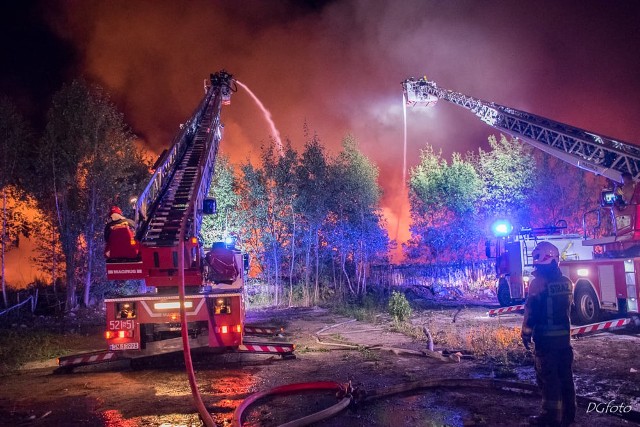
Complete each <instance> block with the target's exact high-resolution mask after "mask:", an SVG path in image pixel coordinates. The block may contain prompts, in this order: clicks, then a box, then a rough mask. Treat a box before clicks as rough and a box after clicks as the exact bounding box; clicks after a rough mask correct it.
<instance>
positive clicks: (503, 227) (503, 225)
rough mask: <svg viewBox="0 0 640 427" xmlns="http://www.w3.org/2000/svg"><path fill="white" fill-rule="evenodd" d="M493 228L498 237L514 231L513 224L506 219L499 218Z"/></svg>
mask: <svg viewBox="0 0 640 427" xmlns="http://www.w3.org/2000/svg"><path fill="white" fill-rule="evenodd" d="M491 230H492V231H493V234H494V235H495V236H496V237H504V236H508V235H509V234H511V232H512V231H513V225H511V223H510V222H509V221H507V220H506V219H499V220H497V221H496V222H494V223H493V225H492V226H491Z"/></svg>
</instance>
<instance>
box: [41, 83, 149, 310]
mask: <svg viewBox="0 0 640 427" xmlns="http://www.w3.org/2000/svg"><path fill="white" fill-rule="evenodd" d="M133 142H134V138H133V135H132V133H131V132H130V130H129V129H128V128H127V126H126V125H125V123H124V121H123V118H122V115H121V114H120V113H119V112H118V111H117V110H116V108H115V107H114V106H113V104H112V103H111V101H110V100H109V98H108V97H107V96H106V95H105V94H104V93H103V91H102V89H101V88H99V87H97V86H96V87H89V86H88V85H86V84H84V83H81V82H78V81H74V82H72V83H71V84H67V85H65V86H63V88H62V89H61V90H60V91H59V92H58V93H56V94H55V95H54V97H53V102H52V107H51V108H50V110H49V113H48V116H47V125H46V128H45V135H44V138H43V141H42V144H41V146H40V151H39V155H40V159H39V161H40V165H41V169H40V170H39V171H38V172H39V173H38V175H37V177H38V178H39V179H37V180H36V181H35V182H34V187H33V191H34V193H36V194H37V199H38V200H39V202H40V203H41V208H42V209H43V210H45V211H49V212H53V217H54V218H55V223H56V226H57V228H58V233H59V235H60V240H61V245H62V252H63V253H64V256H65V263H66V304H65V308H66V310H71V309H72V308H74V307H75V306H76V304H77V301H76V289H77V285H78V281H77V277H83V282H84V293H83V303H84V304H85V305H87V304H88V303H89V296H90V289H91V285H92V283H93V282H94V280H104V268H100V262H98V264H96V261H102V254H101V253H100V251H98V247H99V246H100V245H101V240H100V234H101V232H102V229H101V226H99V225H98V223H99V222H100V223H101V221H100V220H99V217H101V216H102V215H103V214H104V213H105V212H107V211H108V207H109V205H111V204H113V203H120V204H122V202H123V201H124V203H127V202H128V200H129V196H131V195H133V192H134V191H137V189H139V188H140V183H141V181H142V179H144V178H145V177H146V175H148V171H147V167H146V165H145V164H144V162H143V160H142V155H141V153H140V151H139V150H138V149H136V148H135V146H134V144H133ZM95 274H99V276H98V277H95Z"/></svg>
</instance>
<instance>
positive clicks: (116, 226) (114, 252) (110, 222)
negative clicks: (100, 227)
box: [104, 206, 139, 259]
mask: <svg viewBox="0 0 640 427" xmlns="http://www.w3.org/2000/svg"><path fill="white" fill-rule="evenodd" d="M134 232H135V223H134V222H133V220H131V219H129V218H125V217H124V215H122V210H121V209H120V208H119V207H118V206H112V207H111V210H110V211H109V217H108V218H107V224H106V225H105V227H104V241H105V250H104V254H105V256H106V257H107V258H109V259H135V258H137V257H138V254H139V247H138V243H137V242H136V240H135V234H134Z"/></svg>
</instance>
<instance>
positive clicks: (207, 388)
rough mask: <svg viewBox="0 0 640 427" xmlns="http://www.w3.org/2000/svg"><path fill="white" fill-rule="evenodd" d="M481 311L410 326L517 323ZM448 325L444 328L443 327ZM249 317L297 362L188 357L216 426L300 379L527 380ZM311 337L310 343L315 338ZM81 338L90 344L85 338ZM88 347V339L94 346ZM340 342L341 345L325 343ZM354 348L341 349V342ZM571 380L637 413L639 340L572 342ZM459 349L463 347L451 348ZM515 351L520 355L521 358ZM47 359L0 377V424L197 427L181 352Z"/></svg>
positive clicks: (525, 362)
mask: <svg viewBox="0 0 640 427" xmlns="http://www.w3.org/2000/svg"><path fill="white" fill-rule="evenodd" d="M487 309H488V307H487V306H484V305H481V304H472V303H470V304H461V303H460V302H458V303H456V304H449V305H433V306H430V307H424V308H423V309H421V310H418V311H416V312H414V315H413V316H412V318H411V323H412V324H414V325H415V326H416V327H417V328H416V330H420V329H421V326H422V325H426V326H428V328H429V331H430V332H431V334H432V335H433V337H434V348H435V350H443V349H444V348H443V347H442V343H446V342H447V341H446V339H445V338H446V337H445V335H446V334H458V335H460V336H464V335H465V334H469V333H470V332H473V331H477V330H480V329H482V328H485V327H487V328H494V327H495V326H496V324H498V323H499V324H500V325H503V326H507V327H512V326H513V327H515V326H519V324H520V322H521V316H519V315H517V314H514V315H508V316H504V317H501V318H500V319H498V318H489V317H488V316H487V315H486V312H487ZM454 320H455V322H454ZM248 322H249V323H253V324H263V325H264V324H275V325H282V326H284V327H285V328H286V333H287V335H286V337H285V338H286V339H287V340H289V341H292V342H295V343H296V344H297V351H296V353H297V358H296V359H295V360H282V359H281V358H279V357H272V356H267V355H248V354H225V355H215V354H210V353H205V352H194V355H193V359H194V364H195V367H196V377H197V381H198V386H199V389H200V393H201V395H202V397H203V400H204V403H205V405H206V406H207V408H208V410H209V412H210V413H211V414H212V416H213V418H214V420H215V421H216V423H217V425H218V426H228V425H230V424H231V417H232V414H233V411H234V409H235V408H236V407H237V406H238V405H239V404H240V402H241V401H242V400H243V399H245V398H246V397H247V396H249V395H250V394H252V393H254V392H257V391H264V390H267V389H270V388H272V387H275V386H279V385H283V384H288V383H297V382H307V381H337V382H340V383H346V382H349V381H351V383H352V385H354V386H355V387H356V388H357V389H358V390H362V391H366V392H368V393H371V392H373V391H384V390H385V389H388V388H389V387H392V386H396V385H400V384H406V383H409V382H412V381H418V380H427V379H449V378H463V379H483V378H484V379H486V378H499V379H505V380H510V381H521V382H525V383H533V382H534V373H533V366H532V362H531V358H530V356H529V357H527V356H526V354H525V357H524V358H521V359H519V360H515V361H509V363H508V364H507V365H505V364H504V363H503V362H501V361H500V360H499V359H496V358H487V357H477V358H475V359H471V358H469V359H468V358H462V359H461V360H460V362H453V363H445V362H442V361H440V360H436V359H433V358H429V357H421V356H416V355H412V354H403V353H401V352H398V351H396V352H394V351H391V350H384V349H380V348H379V347H374V348H369V346H383V347H385V348H401V349H409V350H422V349H425V348H426V347H427V340H426V338H425V337H424V336H420V334H409V335H413V337H411V336H408V335H406V334H401V333H398V332H392V331H391V329H392V322H391V320H390V319H389V318H387V317H386V316H378V317H377V318H376V319H375V322H362V321H355V320H354V319H350V318H347V317H342V316H338V315H335V314H332V313H330V312H328V311H327V310H323V309H287V310H269V311H258V312H252V313H250V314H249V316H248ZM319 340H321V342H319ZM90 341H91V340H90ZM98 342H99V337H96V340H95V341H92V342H88V343H87V348H85V349H79V350H85V351H88V350H93V349H94V348H92V347H91V345H93V346H94V347H95V345H96V343H98ZM336 344H342V345H336ZM349 344H357V345H358V346H359V347H357V348H350V347H346V346H345V345H349ZM574 349H575V354H576V356H575V381H576V387H577V392H578V394H579V395H582V396H587V397H590V398H593V399H597V400H600V401H603V402H609V401H612V400H613V401H614V403H615V404H618V405H619V404H621V403H622V404H624V405H625V407H626V406H630V407H631V408H632V409H633V410H634V411H640V385H639V384H640V336H638V335H637V334H636V335H632V334H631V335H628V334H627V335H623V334H614V333H603V334H599V335H594V336H590V337H584V338H580V339H576V340H574ZM462 350H464V349H462ZM523 354H524V352H523ZM54 369H55V360H50V361H46V362H41V363H32V364H29V365H27V366H25V367H24V368H23V369H21V370H20V371H18V372H16V373H15V374H13V375H10V376H5V377H0V425H7V426H45V425H46V426H58V425H59V426H110V427H111V426H113V427H115V426H199V425H201V423H200V420H199V418H198V415H197V412H196V410H195V406H194V405H193V401H192V397H191V392H190V387H189V383H188V380H187V377H186V374H185V371H184V362H183V360H182V355H181V354H180V355H165V356H163V357H157V358H154V359H152V360H149V361H146V362H145V363H135V364H133V365H130V364H129V363H128V362H126V361H120V362H112V363H110V364H105V365H96V366H93V367H83V368H79V369H76V370H75V371H74V372H73V373H71V374H54ZM539 399H540V398H539V397H538V396H535V395H532V394H523V393H517V392H515V391H513V390H511V391H501V390H495V389H487V388H484V389H480V388H470V387H469V388H467V387H463V388H461V387H458V388H440V389H426V390H418V391H415V392H408V393H404V394H398V395H393V396H388V397H384V398H379V399H374V400H371V401H367V402H364V403H360V404H358V405H356V406H354V407H350V408H347V409H346V410H344V411H342V412H341V413H340V414H338V415H337V416H335V417H334V418H331V419H329V420H326V421H323V422H322V423H319V424H318V425H322V426H330V427H331V426H336V427H337V426H392V425H393V426H476V425H477V426H481V425H486V426H519V425H526V421H525V420H526V418H527V417H528V416H529V415H534V414H536V413H537V410H538V407H539ZM335 402H336V399H335V397H334V396H332V395H331V393H310V394H305V395H301V396H282V397H276V398H270V399H267V400H264V401H260V402H258V403H257V404H256V405H254V406H253V407H251V408H250V409H249V411H248V412H247V416H246V421H245V425H251V426H273V425H279V424H282V423H284V422H286V421H288V420H291V419H295V418H297V417H300V416H302V415H305V414H308V413H311V412H315V411H317V410H319V409H322V408H324V407H327V406H330V405H332V404H334V403H335ZM577 425H579V426H583V425H584V426H587V425H589V426H592V425H597V426H630V425H637V424H634V423H633V422H629V421H625V420H623V419H621V418H618V417H615V416H612V415H606V414H598V413H596V411H594V410H592V411H590V412H587V408H586V407H580V408H579V409H578V416H577Z"/></svg>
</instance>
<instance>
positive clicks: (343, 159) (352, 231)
mask: <svg viewBox="0 0 640 427" xmlns="http://www.w3.org/2000/svg"><path fill="white" fill-rule="evenodd" d="M329 176H330V177H331V178H332V181H331V183H330V186H329V188H332V189H333V197H332V198H331V201H330V205H329V206H330V209H331V212H332V214H331V215H330V218H329V222H330V229H331V231H330V236H329V245H330V246H333V247H335V248H336V252H337V255H338V257H339V265H340V267H341V270H342V274H343V275H344V278H345V280H346V282H347V286H348V289H349V292H350V293H351V294H352V295H353V296H362V295H364V294H365V293H366V290H367V288H366V283H367V282H366V279H367V277H368V276H367V273H368V269H369V266H370V263H371V262H372V261H373V260H374V259H376V258H379V257H382V256H383V254H386V253H387V250H388V244H389V238H388V235H387V233H386V231H385V229H384V222H383V219H382V215H381V212H380V206H379V203H380V197H381V194H382V192H381V190H380V187H379V185H378V183H377V179H378V169H377V167H376V166H375V165H374V164H373V163H372V162H371V161H370V160H369V159H368V158H367V157H365V156H364V155H363V154H362V153H361V152H360V151H359V150H358V146H357V142H356V140H355V138H353V137H352V136H350V135H349V136H347V137H345V138H344V139H343V141H342V150H341V151H340V153H339V154H338V157H337V158H336V160H335V162H333V163H332V165H331V168H330V174H329Z"/></svg>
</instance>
